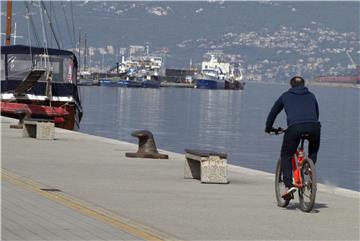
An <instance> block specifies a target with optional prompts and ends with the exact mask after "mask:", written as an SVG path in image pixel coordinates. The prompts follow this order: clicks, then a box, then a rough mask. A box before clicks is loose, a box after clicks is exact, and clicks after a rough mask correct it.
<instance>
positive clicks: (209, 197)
mask: <svg viewBox="0 0 360 241" xmlns="http://www.w3.org/2000/svg"><path fill="white" fill-rule="evenodd" d="M11 121H12V120H10V119H7V118H2V119H1V122H2V124H1V127H2V129H1V134H2V138H1V141H2V143H1V147H2V149H1V160H2V238H3V240H13V239H15V240H16V239H17V240H34V239H41V240H131V239H138V240H157V239H158V240H173V239H180V240H294V239H295V240H359V192H354V191H348V190H344V189H337V188H332V187H328V186H324V185H319V188H318V189H319V191H318V193H317V204H316V205H315V209H314V211H313V212H312V213H303V212H301V211H300V210H299V206H298V204H297V202H298V200H297V199H295V201H294V202H293V204H290V205H289V207H288V208H285V209H283V208H279V207H277V206H276V201H275V197H274V194H273V179H274V177H273V175H272V174H268V173H264V172H259V171H254V170H250V169H245V168H241V167H234V166H230V167H229V176H228V179H229V181H230V184H225V185H215V184H200V182H199V181H198V180H192V179H183V168H184V165H183V164H184V155H181V154H175V153H170V152H164V151H162V152H163V153H166V154H168V155H169V156H170V159H169V160H152V159H131V158H126V157H125V152H133V151H136V150H137V146H136V145H133V144H129V143H125V142H121V141H116V140H111V139H106V138H101V137H94V136H90V135H86V134H82V133H77V132H70V131H66V130H62V129H56V133H55V137H56V140H54V141H44V140H36V139H32V138H22V137H21V130H16V129H10V128H9V124H10V122H11ZM155 138H156V133H155ZM184 148H186V146H184ZM19 227H24V228H19Z"/></svg>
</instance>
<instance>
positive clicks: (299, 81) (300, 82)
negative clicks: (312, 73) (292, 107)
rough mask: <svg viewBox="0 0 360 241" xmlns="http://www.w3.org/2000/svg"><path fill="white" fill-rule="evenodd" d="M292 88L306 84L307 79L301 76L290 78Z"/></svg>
mask: <svg viewBox="0 0 360 241" xmlns="http://www.w3.org/2000/svg"><path fill="white" fill-rule="evenodd" d="M290 85H291V88H293V87H297V86H304V85H305V80H304V79H303V78H302V77H301V76H294V77H292V78H291V80H290Z"/></svg>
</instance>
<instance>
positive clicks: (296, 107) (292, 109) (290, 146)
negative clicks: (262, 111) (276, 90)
mask: <svg viewBox="0 0 360 241" xmlns="http://www.w3.org/2000/svg"><path fill="white" fill-rule="evenodd" d="M290 85H291V88H290V89H289V90H288V91H286V92H284V93H283V94H282V95H281V96H280V97H279V98H278V99H277V100H276V102H275V103H274V105H273V107H272V109H271V111H270V113H269V115H268V117H267V120H266V127H265V132H267V133H270V132H271V131H272V130H273V129H274V128H273V124H274V122H275V119H276V117H277V115H278V114H279V113H280V112H281V110H282V109H285V113H286V120H287V126H288V128H287V130H286V131H285V135H284V139H283V143H282V146H281V169H282V171H283V179H284V180H283V181H284V184H285V186H286V190H285V192H284V193H283V194H282V197H283V198H284V199H287V198H289V196H291V195H292V193H294V192H295V191H296V188H295V187H294V186H293V183H292V163H291V158H292V156H293V155H294V154H295V152H296V149H297V147H298V145H299V142H300V139H301V136H302V134H308V137H307V139H308V140H309V150H308V153H309V158H310V159H311V160H313V162H314V163H316V159H317V153H318V151H319V147H320V129H321V124H320V122H319V106H318V103H317V100H316V98H315V95H314V94H313V93H311V92H310V91H309V90H308V88H306V87H305V80H304V79H303V78H302V77H300V76H295V77H293V78H292V79H291V80H290Z"/></svg>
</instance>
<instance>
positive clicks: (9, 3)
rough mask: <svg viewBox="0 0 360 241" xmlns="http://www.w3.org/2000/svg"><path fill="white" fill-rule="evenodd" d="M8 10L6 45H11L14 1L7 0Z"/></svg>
mask: <svg viewBox="0 0 360 241" xmlns="http://www.w3.org/2000/svg"><path fill="white" fill-rule="evenodd" d="M6 6H7V12H6V38H5V45H6V46H10V45H11V14H12V1H11V0H7V5H6Z"/></svg>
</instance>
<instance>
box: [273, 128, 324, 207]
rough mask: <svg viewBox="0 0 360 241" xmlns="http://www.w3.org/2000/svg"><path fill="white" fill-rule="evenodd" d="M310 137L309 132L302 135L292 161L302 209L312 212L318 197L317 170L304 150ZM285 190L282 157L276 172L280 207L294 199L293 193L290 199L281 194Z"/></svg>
mask: <svg viewBox="0 0 360 241" xmlns="http://www.w3.org/2000/svg"><path fill="white" fill-rule="evenodd" d="M285 131H286V130H284V129H282V128H281V127H279V128H277V129H276V128H274V129H273V130H271V132H273V133H275V135H279V134H282V133H284V132H285ZM308 137H309V135H308V134H303V135H302V136H301V141H300V145H299V146H298V148H297V150H296V152H295V154H294V156H293V158H292V159H291V162H292V171H293V185H294V187H296V188H297V190H298V194H299V203H300V209H301V210H302V211H304V212H310V211H311V210H312V209H313V207H314V204H315V197H316V189H317V187H316V186H317V183H316V171H315V164H314V162H313V161H312V160H311V159H310V158H309V157H308V156H307V155H306V153H305V152H304V142H305V140H307V138H308ZM284 191H285V184H284V182H283V176H282V170H281V159H279V160H278V161H277V164H276V172H275V196H276V201H277V204H278V206H279V207H286V206H288V205H289V203H290V200H291V199H294V195H293V194H291V198H290V199H283V198H282V196H281V194H282V193H283V192H284Z"/></svg>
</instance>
